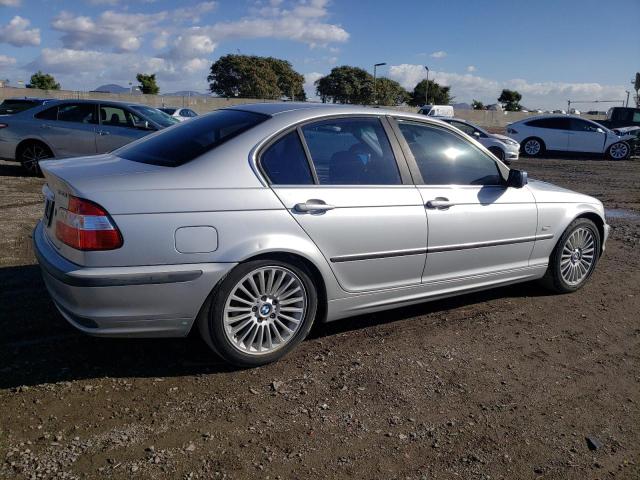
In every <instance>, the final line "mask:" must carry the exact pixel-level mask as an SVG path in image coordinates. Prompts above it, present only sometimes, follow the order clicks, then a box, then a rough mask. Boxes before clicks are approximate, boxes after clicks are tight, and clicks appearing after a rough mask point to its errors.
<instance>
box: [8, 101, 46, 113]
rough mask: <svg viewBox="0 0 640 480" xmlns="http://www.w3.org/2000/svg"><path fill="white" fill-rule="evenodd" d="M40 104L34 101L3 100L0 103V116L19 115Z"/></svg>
mask: <svg viewBox="0 0 640 480" xmlns="http://www.w3.org/2000/svg"><path fill="white" fill-rule="evenodd" d="M41 104H42V102H38V101H34V100H11V99H8V100H5V101H3V102H2V103H0V115H10V114H12V113H20V112H24V111H25V110H29V109H30V108H33V107H36V106H38V105H41Z"/></svg>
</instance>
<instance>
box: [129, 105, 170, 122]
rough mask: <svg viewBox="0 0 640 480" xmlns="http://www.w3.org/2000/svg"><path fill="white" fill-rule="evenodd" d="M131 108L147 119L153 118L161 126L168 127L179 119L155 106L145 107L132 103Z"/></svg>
mask: <svg viewBox="0 0 640 480" xmlns="http://www.w3.org/2000/svg"><path fill="white" fill-rule="evenodd" d="M131 109H132V110H135V111H136V112H138V113H141V114H142V115H144V116H145V117H146V118H147V119H149V120H153V121H154V122H155V123H157V124H158V125H160V126H161V127H170V126H171V125H175V124H176V123H178V122H179V121H180V120H178V119H176V118H173V117H172V116H171V115H167V114H166V113H164V112H161V111H160V110H159V109H157V108H152V107H145V106H144V105H132V106H131Z"/></svg>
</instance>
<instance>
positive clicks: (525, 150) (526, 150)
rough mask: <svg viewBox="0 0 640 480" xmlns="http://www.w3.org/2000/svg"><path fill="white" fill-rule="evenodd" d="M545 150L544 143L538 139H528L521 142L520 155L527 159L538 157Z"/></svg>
mask: <svg viewBox="0 0 640 480" xmlns="http://www.w3.org/2000/svg"><path fill="white" fill-rule="evenodd" d="M546 150H547V147H546V146H545V144H544V142H543V141H542V139H540V138H538V137H529V138H526V139H525V140H524V141H523V142H522V147H521V153H522V154H523V155H527V156H528V157H540V156H542V155H543V154H544V152H545V151H546Z"/></svg>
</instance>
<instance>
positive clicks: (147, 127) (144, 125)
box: [133, 120, 154, 130]
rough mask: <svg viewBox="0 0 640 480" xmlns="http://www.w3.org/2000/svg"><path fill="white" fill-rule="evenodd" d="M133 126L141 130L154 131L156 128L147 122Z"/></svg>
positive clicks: (135, 123) (136, 123)
mask: <svg viewBox="0 0 640 480" xmlns="http://www.w3.org/2000/svg"><path fill="white" fill-rule="evenodd" d="M133 126H134V127H136V128H137V129H139V130H154V128H153V127H152V126H151V125H149V122H148V121H146V120H141V121H139V122H134V124H133Z"/></svg>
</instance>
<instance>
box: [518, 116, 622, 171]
mask: <svg viewBox="0 0 640 480" xmlns="http://www.w3.org/2000/svg"><path fill="white" fill-rule="evenodd" d="M507 135H509V137H511V138H513V139H514V140H517V141H518V142H520V145H522V153H525V154H527V155H529V156H531V157H537V156H541V155H543V154H544V153H545V151H547V150H552V151H557V152H581V153H592V154H604V155H607V156H608V157H610V158H612V159H614V160H624V159H625V158H627V157H628V156H629V155H630V153H631V147H630V145H629V141H631V140H632V139H633V135H630V134H625V135H623V136H619V135H616V134H615V133H614V132H612V131H611V130H609V129H608V128H606V127H603V126H602V125H600V124H598V123H596V122H592V121H591V120H586V119H584V118H578V117H574V116H569V115H548V116H540V117H533V118H527V119H524V120H520V121H519V122H514V123H511V124H509V125H508V127H507Z"/></svg>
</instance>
